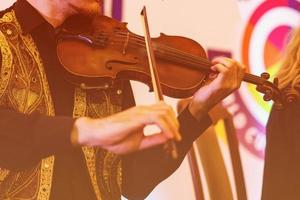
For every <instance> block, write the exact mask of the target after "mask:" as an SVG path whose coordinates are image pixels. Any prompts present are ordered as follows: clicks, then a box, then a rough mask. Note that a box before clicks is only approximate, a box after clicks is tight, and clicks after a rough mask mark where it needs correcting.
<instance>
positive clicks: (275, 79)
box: [273, 77, 279, 87]
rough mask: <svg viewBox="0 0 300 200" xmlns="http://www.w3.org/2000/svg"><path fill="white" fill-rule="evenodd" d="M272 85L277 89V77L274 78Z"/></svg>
mask: <svg viewBox="0 0 300 200" xmlns="http://www.w3.org/2000/svg"><path fill="white" fill-rule="evenodd" d="M273 83H274V85H275V86H276V87H278V83H279V79H278V78H277V77H275V78H274V80H273Z"/></svg>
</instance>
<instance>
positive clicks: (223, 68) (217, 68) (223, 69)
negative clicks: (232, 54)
mask: <svg viewBox="0 0 300 200" xmlns="http://www.w3.org/2000/svg"><path fill="white" fill-rule="evenodd" d="M212 70H214V71H217V72H220V73H223V72H226V71H228V68H227V67H226V66H225V65H223V64H222V63H218V64H215V65H214V66H212Z"/></svg>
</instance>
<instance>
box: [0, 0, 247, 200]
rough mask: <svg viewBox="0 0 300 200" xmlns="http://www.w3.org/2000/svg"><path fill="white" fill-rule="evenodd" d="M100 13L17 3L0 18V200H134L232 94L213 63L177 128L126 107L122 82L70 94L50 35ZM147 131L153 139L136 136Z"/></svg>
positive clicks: (70, 0) (233, 73)
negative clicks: (170, 144)
mask: <svg viewBox="0 0 300 200" xmlns="http://www.w3.org/2000/svg"><path fill="white" fill-rule="evenodd" d="M101 5H102V4H101V1H100V0H99V1H97V0H64V1H61V0H18V1H17V2H16V3H15V4H14V5H13V6H12V7H10V8H8V9H7V10H4V11H3V12H2V13H1V19H0V46H1V54H0V55H1V63H2V65H1V77H0V106H1V109H0V119H1V120H0V199H55V200H57V199H64V200H67V199H78V200H79V199H81V200H82V199H88V200H90V199H91V200H93V199H102V200H103V199H104V200H115V199H120V196H121V194H122V195H124V196H126V197H128V198H129V199H143V198H145V197H146V196H147V195H148V194H149V193H150V192H151V191H152V190H153V188H154V187H155V186H156V185H157V184H158V183H159V182H161V181H162V180H163V179H165V178H166V177H168V176H169V175H170V174H171V173H172V172H174V171H175V170H176V169H177V168H178V166H179V165H180V163H181V162H182V160H183V158H184V156H185V154H186V153H187V151H188V150H189V148H190V147H191V145H192V142H193V140H195V139H196V138H197V137H198V136H199V134H201V133H202V132H203V131H204V130H205V129H206V128H207V127H208V126H209V125H210V124H211V121H210V118H209V117H208V115H207V112H208V110H210V108H212V107H213V106H214V105H215V104H216V103H217V102H219V101H220V100H222V99H223V98H224V97H226V96H227V95H229V94H230V93H231V92H233V91H234V90H236V89H237V88H238V87H239V86H240V83H241V80H242V77H243V75H244V67H243V66H242V65H241V64H239V63H237V62H235V61H233V60H231V59H228V58H217V59H216V60H215V61H214V63H215V65H214V66H213V70H215V71H217V72H219V75H218V76H217V77H216V78H215V79H214V80H213V81H212V82H211V83H210V84H208V85H206V86H205V87H202V88H201V89H199V91H197V92H196V93H195V95H194V97H193V99H192V100H191V102H190V104H189V106H187V107H186V108H185V110H184V111H183V112H182V113H181V114H180V115H179V116H178V117H177V118H176V116H175V114H174V111H173V110H172V109H171V108H170V106H168V105H167V104H165V103H158V104H154V105H150V106H135V105H134V99H133V94H132V90H131V88H130V84H129V82H128V81H123V82H120V83H118V84H116V85H114V87H113V88H110V89H107V90H101V89H94V90H83V89H80V88H77V87H75V86H73V85H72V84H70V83H69V82H67V81H66V80H65V79H64V76H62V74H63V73H62V66H61V64H60V62H59V60H58V58H57V54H56V35H57V32H58V30H60V28H61V27H62V26H63V23H64V21H65V20H66V19H67V18H69V17H71V16H73V15H81V16H82V17H84V18H85V17H88V18H92V17H93V16H94V15H97V14H99V13H100V10H101ZM78 23H79V22H78ZM79 25H80V26H81V25H84V24H79ZM83 67H84V66H83ZM148 124H155V125H157V126H159V127H160V128H161V133H159V134H156V135H153V136H147V137H146V136H144V135H143V133H142V130H143V128H144V127H145V126H146V125H148ZM179 124H180V126H179ZM180 133H181V134H182V135H180ZM169 139H173V140H175V141H177V146H178V153H179V158H178V159H176V160H174V159H172V158H171V157H170V156H169V155H167V154H166V153H165V150H164V149H163V144H164V143H166V141H168V140H169Z"/></svg>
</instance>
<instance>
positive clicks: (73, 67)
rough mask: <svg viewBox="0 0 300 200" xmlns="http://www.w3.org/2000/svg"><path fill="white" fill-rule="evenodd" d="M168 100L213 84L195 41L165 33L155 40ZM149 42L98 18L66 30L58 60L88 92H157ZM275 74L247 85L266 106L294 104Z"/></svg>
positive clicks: (70, 77) (253, 79)
mask: <svg viewBox="0 0 300 200" xmlns="http://www.w3.org/2000/svg"><path fill="white" fill-rule="evenodd" d="M151 42H152V48H153V51H154V55H155V58H156V63H157V66H158V74H159V77H160V84H161V88H162V92H163V94H164V95H166V96H169V97H173V98H188V97H191V96H192V95H193V94H194V93H195V92H196V91H197V90H198V89H199V88H200V87H202V86H203V85H204V84H205V81H206V80H208V77H209V76H208V75H209V74H210V73H215V72H213V71H212V70H211V69H210V68H211V66H212V65H213V64H212V63H211V62H210V61H209V60H208V59H207V56H206V53H205V50H204V49H203V47H202V46H201V45H200V44H199V43H197V42H196V41H194V40H192V39H189V38H186V37H181V36H169V35H165V34H163V33H161V35H160V36H159V37H158V38H151ZM145 45H146V44H145V39H144V37H142V36H139V35H137V34H135V33H132V32H131V31H130V30H128V28H127V23H124V22H119V21H117V20H114V19H112V18H109V17H106V16H97V17H95V18H94V19H93V20H92V23H91V25H90V26H89V28H88V29H86V30H84V31H80V32H78V31H74V30H72V29H64V30H63V31H62V32H61V34H60V36H59V38H58V42H57V55H58V58H59V60H60V62H61V64H62V66H63V67H64V69H65V70H66V71H67V72H68V73H67V74H68V78H67V79H68V80H69V81H70V82H72V83H73V84H75V85H77V86H80V87H81V88H83V89H93V88H101V89H109V88H111V87H113V85H114V84H115V83H116V82H117V81H119V80H135V81H140V82H143V83H145V84H147V85H148V86H149V88H150V90H152V89H153V88H152V84H151V76H150V70H149V64H148V57H147V52H146V47H145ZM269 78H270V75H269V74H268V73H262V75H261V76H256V75H252V74H248V73H246V74H245V75H244V78H243V81H245V82H248V83H251V84H255V85H256V86H257V91H259V92H261V93H262V94H264V96H263V99H264V100H265V101H270V100H273V101H274V105H275V106H276V107H278V108H280V107H282V106H283V105H284V104H286V103H289V102H291V101H293V100H294V97H293V96H288V97H287V96H283V95H282V93H281V91H280V90H279V89H278V79H277V78H275V79H274V82H273V83H272V82H270V81H268V79H269Z"/></svg>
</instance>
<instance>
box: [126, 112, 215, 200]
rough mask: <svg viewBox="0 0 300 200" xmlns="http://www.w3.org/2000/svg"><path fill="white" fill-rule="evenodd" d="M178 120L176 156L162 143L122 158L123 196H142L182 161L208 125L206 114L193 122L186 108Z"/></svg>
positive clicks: (130, 197)
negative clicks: (166, 150) (173, 156)
mask: <svg viewBox="0 0 300 200" xmlns="http://www.w3.org/2000/svg"><path fill="white" fill-rule="evenodd" d="M178 120H179V122H180V124H181V126H180V132H181V134H182V136H183V137H182V141H181V142H179V143H177V147H178V154H179V156H178V159H176V160H174V159H172V158H171V157H170V156H169V155H167V154H166V153H165V151H164V150H163V147H162V146H158V147H155V148H152V149H148V150H146V151H143V152H137V153H135V154H131V155H129V156H126V157H124V159H123V188H122V189H123V190H122V192H123V195H124V196H126V197H128V198H129V199H133V200H134V199H142V198H145V197H146V196H147V195H148V194H149V193H150V192H151V191H152V190H153V188H154V187H155V186H156V185H157V184H158V183H160V182H161V181H162V180H163V179H165V178H167V177H168V176H170V175H171V174H172V173H173V172H174V171H175V170H176V169H177V168H178V167H179V166H180V164H181V163H182V161H183V159H184V157H185V155H186V154H187V152H188V151H189V149H190V148H191V146H192V143H193V141H194V140H195V139H196V138H197V137H199V135H200V134H201V133H203V132H204V130H205V129H206V128H208V126H209V125H210V124H211V120H210V118H209V117H208V115H203V117H202V118H201V119H199V120H200V121H197V120H196V119H195V118H193V116H192V115H191V114H190V112H189V111H188V110H187V109H186V110H184V112H182V113H181V114H180V115H179V117H178Z"/></svg>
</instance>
